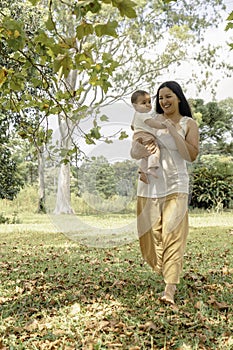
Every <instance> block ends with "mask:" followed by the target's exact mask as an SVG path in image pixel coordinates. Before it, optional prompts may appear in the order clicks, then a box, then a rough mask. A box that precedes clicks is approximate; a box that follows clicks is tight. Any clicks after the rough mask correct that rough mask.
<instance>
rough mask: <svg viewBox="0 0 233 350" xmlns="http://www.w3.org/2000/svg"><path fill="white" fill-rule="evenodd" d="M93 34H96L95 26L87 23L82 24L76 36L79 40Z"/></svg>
mask: <svg viewBox="0 0 233 350" xmlns="http://www.w3.org/2000/svg"><path fill="white" fill-rule="evenodd" d="M93 32H94V28H93V25H92V24H90V23H86V22H84V23H82V24H80V25H79V26H77V28H76V35H77V38H78V39H79V40H81V39H83V37H84V36H88V35H90V34H93Z"/></svg>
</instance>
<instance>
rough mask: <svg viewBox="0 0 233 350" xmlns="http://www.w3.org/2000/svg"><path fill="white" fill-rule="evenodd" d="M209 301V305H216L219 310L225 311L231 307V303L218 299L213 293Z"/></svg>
mask: <svg viewBox="0 0 233 350" xmlns="http://www.w3.org/2000/svg"><path fill="white" fill-rule="evenodd" d="M207 303H208V304H209V305H212V306H213V307H215V308H216V309H218V310H219V311H225V310H228V309H229V305H228V304H227V303H225V302H224V301H223V302H221V303H220V302H218V301H217V300H216V299H215V296H214V295H211V296H210V299H209V300H208V301H207Z"/></svg>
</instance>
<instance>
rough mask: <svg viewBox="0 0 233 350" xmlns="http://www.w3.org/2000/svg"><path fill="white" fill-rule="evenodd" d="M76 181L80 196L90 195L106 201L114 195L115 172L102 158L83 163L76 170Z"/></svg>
mask: <svg viewBox="0 0 233 350" xmlns="http://www.w3.org/2000/svg"><path fill="white" fill-rule="evenodd" d="M77 179H78V187H79V191H80V194H81V195H82V194H84V193H91V194H94V195H99V196H100V197H102V198H105V199H108V198H110V197H111V196H113V195H114V194H116V177H115V171H114V169H113V167H112V166H111V164H109V162H108V160H107V159H106V158H105V157H103V156H100V157H96V158H93V159H91V160H88V161H86V162H84V163H83V164H82V165H81V167H80V168H79V169H78V172H77Z"/></svg>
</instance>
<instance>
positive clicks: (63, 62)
mask: <svg viewBox="0 0 233 350" xmlns="http://www.w3.org/2000/svg"><path fill="white" fill-rule="evenodd" d="M53 69H54V72H55V73H57V72H59V73H60V75H61V76H62V75H64V76H65V77H68V74H69V72H70V70H71V69H72V59H71V58H70V56H69V55H68V54H64V55H58V57H57V58H56V59H55V60H54V65H53Z"/></svg>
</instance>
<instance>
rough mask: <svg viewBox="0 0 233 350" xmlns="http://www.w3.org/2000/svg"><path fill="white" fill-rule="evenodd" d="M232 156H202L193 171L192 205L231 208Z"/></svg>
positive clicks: (207, 207) (232, 200) (216, 208)
mask: <svg viewBox="0 0 233 350" xmlns="http://www.w3.org/2000/svg"><path fill="white" fill-rule="evenodd" d="M232 180H233V165H232V158H231V157H223V156H218V155H209V156H207V155H205V156H202V157H201V159H200V161H199V163H196V164H195V165H194V168H193V169H192V173H191V192H192V193H191V206H192V207H197V208H203V209H215V210H217V211H219V210H221V209H224V208H231V206H232V202H233V181H232Z"/></svg>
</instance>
